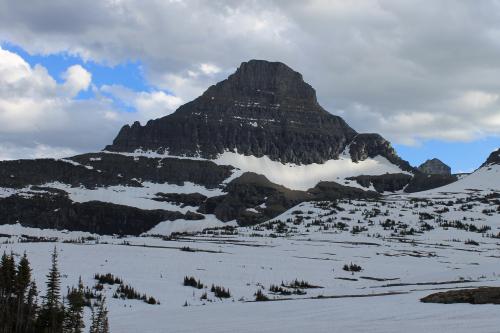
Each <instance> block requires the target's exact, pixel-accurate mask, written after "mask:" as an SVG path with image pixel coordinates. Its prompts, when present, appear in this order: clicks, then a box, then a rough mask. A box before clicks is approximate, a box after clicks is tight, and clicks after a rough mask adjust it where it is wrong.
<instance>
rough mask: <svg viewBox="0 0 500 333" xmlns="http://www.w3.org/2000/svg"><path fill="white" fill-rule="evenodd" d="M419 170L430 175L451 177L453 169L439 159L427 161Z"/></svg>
mask: <svg viewBox="0 0 500 333" xmlns="http://www.w3.org/2000/svg"><path fill="white" fill-rule="evenodd" d="M418 170H420V171H421V172H423V173H425V174H428V175H444V176H450V175H451V168H450V167H449V166H448V165H446V164H444V163H443V162H442V161H441V160H439V159H437V158H433V159H431V160H427V161H425V162H424V163H422V164H421V165H420V166H419V167H418Z"/></svg>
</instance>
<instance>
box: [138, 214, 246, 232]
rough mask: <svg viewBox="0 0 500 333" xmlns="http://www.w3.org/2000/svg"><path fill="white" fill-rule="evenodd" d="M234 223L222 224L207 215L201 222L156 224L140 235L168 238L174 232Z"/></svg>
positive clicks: (176, 221) (183, 221)
mask: <svg viewBox="0 0 500 333" xmlns="http://www.w3.org/2000/svg"><path fill="white" fill-rule="evenodd" d="M237 225H238V224H237V223H236V221H230V222H222V221H220V220H219V219H217V218H216V217H215V215H212V214H207V215H205V219H203V220H183V219H179V220H174V221H164V222H160V223H158V224H157V225H156V226H154V227H153V228H152V229H151V230H149V231H147V232H145V233H143V234H142V235H143V236H145V235H162V236H169V235H171V234H172V233H174V232H200V231H203V229H207V228H216V227H224V226H237Z"/></svg>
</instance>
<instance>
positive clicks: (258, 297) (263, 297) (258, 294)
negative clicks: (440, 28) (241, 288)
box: [254, 289, 269, 302]
mask: <svg viewBox="0 0 500 333" xmlns="http://www.w3.org/2000/svg"><path fill="white" fill-rule="evenodd" d="M254 296H255V301H256V302H265V301H269V297H267V296H266V295H264V293H263V292H262V289H259V290H257V292H256V293H255V294H254Z"/></svg>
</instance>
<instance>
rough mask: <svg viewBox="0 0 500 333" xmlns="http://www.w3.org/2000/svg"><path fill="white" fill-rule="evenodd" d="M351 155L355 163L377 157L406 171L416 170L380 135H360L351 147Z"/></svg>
mask: <svg viewBox="0 0 500 333" xmlns="http://www.w3.org/2000/svg"><path fill="white" fill-rule="evenodd" d="M349 153H350V154H351V158H352V160H353V161H354V162H358V161H363V160H365V159H367V158H369V157H371V158H373V157H376V156H377V155H380V156H383V157H385V158H387V160H389V162H392V163H393V164H395V165H397V166H399V167H400V168H401V169H402V170H404V171H414V168H413V167H412V166H411V165H410V164H409V163H408V162H406V161H404V160H402V159H401V158H400V157H399V156H398V155H397V154H396V151H395V150H394V148H392V146H391V143H390V142H389V141H387V140H386V139H384V138H383V137H382V136H380V135H379V134H373V133H366V134H358V135H357V136H356V137H355V138H354V140H353V141H352V142H351V143H350V145H349Z"/></svg>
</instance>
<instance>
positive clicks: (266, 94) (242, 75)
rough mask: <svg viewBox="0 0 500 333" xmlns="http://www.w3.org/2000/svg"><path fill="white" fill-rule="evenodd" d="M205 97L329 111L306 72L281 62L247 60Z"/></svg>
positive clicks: (222, 100)
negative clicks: (309, 82) (304, 76)
mask: <svg viewBox="0 0 500 333" xmlns="http://www.w3.org/2000/svg"><path fill="white" fill-rule="evenodd" d="M202 97H204V98H208V99H210V100H211V101H213V102H215V103H217V102H227V101H234V102H235V103H252V104H255V103H259V104H264V105H269V106H274V107H275V108H280V109H283V108H291V107H293V109H294V110H298V111H322V112H325V111H324V110H323V109H322V108H321V107H320V106H319V104H318V102H317V100H316V91H315V90H314V89H313V88H312V87H311V86H310V85H309V84H307V83H306V82H304V80H303V78H302V75H301V74H300V73H298V72H296V71H294V70H293V69H291V68H290V67H288V66H287V65H285V64H283V63H281V62H269V61H264V60H250V61H248V62H243V63H242V64H241V65H240V67H238V69H237V70H236V72H235V73H234V74H232V75H230V76H229V77H228V78H227V79H226V80H223V81H221V82H219V83H217V84H216V85H214V86H211V87H210V88H209V89H208V90H207V91H206V92H205V93H204V94H203V96H202ZM259 104H255V105H259Z"/></svg>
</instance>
